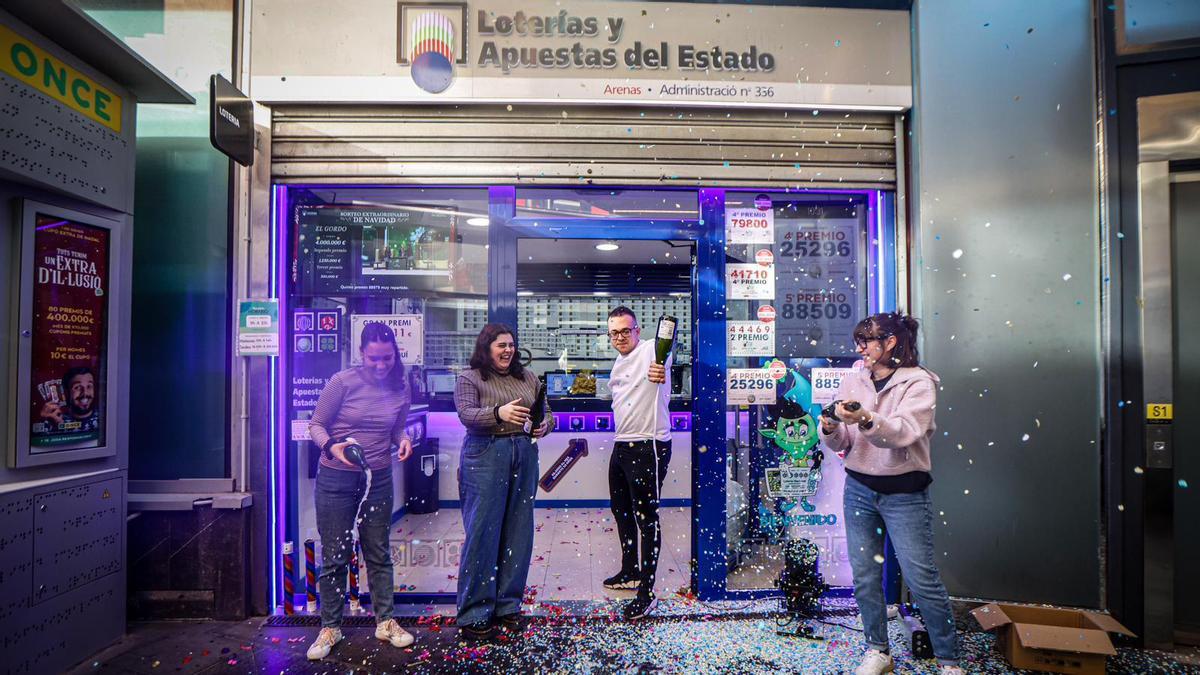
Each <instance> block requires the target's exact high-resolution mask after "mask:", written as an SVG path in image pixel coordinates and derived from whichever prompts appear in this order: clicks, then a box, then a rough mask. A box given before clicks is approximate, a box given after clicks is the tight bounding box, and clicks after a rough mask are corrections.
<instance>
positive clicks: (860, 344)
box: [854, 335, 891, 349]
mask: <svg viewBox="0 0 1200 675" xmlns="http://www.w3.org/2000/svg"><path fill="white" fill-rule="evenodd" d="M890 337H891V335H876V336H874V337H868V338H857V337H856V338H854V346H855V347H857V348H859V349H866V348H867V343H868V342H874V341H876V340H881V341H882V340H886V339H888V338H890Z"/></svg>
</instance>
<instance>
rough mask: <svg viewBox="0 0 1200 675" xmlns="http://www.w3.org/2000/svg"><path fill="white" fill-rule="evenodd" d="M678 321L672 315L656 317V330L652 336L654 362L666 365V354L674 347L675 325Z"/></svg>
mask: <svg viewBox="0 0 1200 675" xmlns="http://www.w3.org/2000/svg"><path fill="white" fill-rule="evenodd" d="M678 323H679V321H678V319H676V318H675V317H673V316H670V315H667V314H664V315H662V316H661V317H659V319H658V331H657V332H656V333H655V336H654V362H655V363H657V364H658V365H660V366H663V365H666V363H667V356H669V355H670V354H671V349H673V348H674V347H675V327H676V325H677V324H678Z"/></svg>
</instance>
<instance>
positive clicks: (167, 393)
mask: <svg viewBox="0 0 1200 675" xmlns="http://www.w3.org/2000/svg"><path fill="white" fill-rule="evenodd" d="M78 4H79V5H80V6H81V8H82V9H83V10H84V11H85V12H86V13H87V14H88V15H89V16H91V17H92V18H93V19H95V20H96V21H98V22H99V23H100V24H101V25H103V26H104V27H105V28H106V29H108V30H109V31H111V32H112V33H113V34H115V35H116V36H117V37H119V38H120V39H121V40H123V41H124V42H125V43H126V44H128V45H129V46H130V47H131V48H132V49H134V50H135V51H137V52H138V54H140V55H142V56H143V57H144V58H146V59H147V60H148V61H149V62H150V63H151V64H153V65H154V67H156V68H158V69H159V70H161V71H162V72H164V73H166V74H167V76H168V77H170V78H171V79H172V80H173V81H174V82H176V83H177V84H179V85H180V86H181V87H182V88H183V89H185V90H187V92H188V93H189V94H191V95H192V97H193V98H195V99H196V103H195V104H194V105H155V104H140V105H138V109H137V139H138V142H137V174H136V185H135V202H134V213H135V214H136V217H135V223H134V224H135V227H134V228H133V305H132V312H131V321H132V347H131V349H132V353H133V354H136V355H137V358H135V359H133V361H132V362H131V364H130V387H129V397H130V400H129V406H130V411H131V417H130V419H131V420H132V423H131V424H130V425H129V477H130V478H131V479H135V480H136V479H176V478H219V477H224V476H227V475H228V471H229V467H228V465H229V454H228V438H227V435H228V433H229V411H228V402H227V394H226V390H227V382H228V377H227V374H228V363H229V351H228V350H229V337H228V336H229V332H228V331H229V325H228V315H229V294H228V290H227V289H228V283H229V161H228V160H227V159H226V158H225V156H224V155H222V154H221V153H219V152H217V151H216V150H214V149H213V148H212V146H211V144H210V143H209V139H208V108H209V101H208V79H209V76H210V75H212V74H213V73H219V74H221V75H223V76H225V77H226V78H230V77H231V76H232V73H231V54H232V52H233V46H232V45H233V25H234V22H233V9H234V3H233V1H232V0H211V1H209V2H204V3H201V4H200V5H198V6H191V5H185V4H182V3H167V4H165V5H164V4H163V3H161V2H145V1H144V0H80V2H79V3H78ZM184 402H186V405H182V406H181V403H184ZM164 419H169V420H171V423H170V428H169V430H168V431H164V428H163V426H162V425H158V424H143V423H139V422H138V420H164Z"/></svg>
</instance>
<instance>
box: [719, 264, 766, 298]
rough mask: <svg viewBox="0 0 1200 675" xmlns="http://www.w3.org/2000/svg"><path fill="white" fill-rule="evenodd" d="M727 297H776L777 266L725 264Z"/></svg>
mask: <svg viewBox="0 0 1200 675" xmlns="http://www.w3.org/2000/svg"><path fill="white" fill-rule="evenodd" d="M725 297H726V298H727V299H729V300H772V299H774V298H775V266H774V265H765V266H764V265H759V264H757V263H729V264H727V265H725Z"/></svg>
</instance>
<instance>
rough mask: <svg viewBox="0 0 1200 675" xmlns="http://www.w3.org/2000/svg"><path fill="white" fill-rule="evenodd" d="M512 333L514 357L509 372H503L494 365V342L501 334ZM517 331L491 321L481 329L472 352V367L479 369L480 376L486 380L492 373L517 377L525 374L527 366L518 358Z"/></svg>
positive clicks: (509, 365)
mask: <svg viewBox="0 0 1200 675" xmlns="http://www.w3.org/2000/svg"><path fill="white" fill-rule="evenodd" d="M505 334H508V335H511V336H512V339H513V359H512V361H511V362H509V364H508V372H507V373H501V372H499V371H497V370H496V368H495V367H494V366H492V343H493V342H495V341H496V338H498V337H500V336H501V335H505ZM517 347H519V345H518V343H517V332H516V331H514V330H513V329H512V328H510V327H509V326H508V325H507V324H503V323H489V324H488V325H486V326H484V327H483V330H481V331H479V336H478V337H476V338H475V351H474V352H472V353H471V367H472V368H474V369H475V370H478V371H479V375H480V377H482V378H483V380H484V381H485V382H486V381H487V379H488V377H489V376H491V375H512V376H513V377H516V378H521V377H524V376H525V366H523V365H521V359H519V358H517V354H516V350H517Z"/></svg>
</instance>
